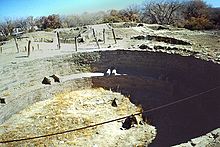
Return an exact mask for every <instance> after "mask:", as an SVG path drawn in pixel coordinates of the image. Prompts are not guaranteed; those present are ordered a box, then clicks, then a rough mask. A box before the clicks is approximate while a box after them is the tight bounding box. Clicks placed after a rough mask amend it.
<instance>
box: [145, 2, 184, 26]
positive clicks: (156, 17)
mask: <svg viewBox="0 0 220 147" xmlns="http://www.w3.org/2000/svg"><path fill="white" fill-rule="evenodd" d="M181 8H182V3H181V2H180V1H178V0H171V1H168V0H161V1H150V2H149V1H145V4H144V8H143V18H144V19H145V21H147V22H149V23H157V24H173V23H174V22H175V21H177V20H178V17H179V14H180V10H181Z"/></svg>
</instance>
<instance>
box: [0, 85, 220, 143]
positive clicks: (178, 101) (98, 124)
mask: <svg viewBox="0 0 220 147" xmlns="http://www.w3.org/2000/svg"><path fill="white" fill-rule="evenodd" d="M219 88H220V86H216V87H215V88H212V89H209V90H207V91H203V92H200V93H197V94H194V95H191V96H188V97H186V98H183V99H181V100H177V101H174V102H171V103H168V104H165V105H161V106H159V107H156V108H152V109H149V110H146V111H143V112H137V113H134V114H132V115H140V114H143V113H149V112H152V111H155V110H159V109H162V108H165V107H168V106H171V105H174V104H177V103H181V102H183V101H187V100H190V99H192V98H195V97H198V96H201V95H204V94H206V93H210V92H211V91H214V90H216V89H219ZM129 116H131V115H127V116H124V117H120V118H117V119H112V120H108V121H104V122H101V123H97V124H93V125H89V126H85V127H81V128H76V129H71V130H66V131H62V132H56V133H51V134H46V135H41V136H35V137H29V138H21V139H14V140H6V141H0V143H11V142H20V141H26V140H33V139H38V138H45V137H49V136H55V135H60V134H66V133H70V132H75V131H79V130H84V129H87V128H93V127H97V126H100V125H104V124H108V123H111V122H115V121H119V120H122V119H125V118H127V117H129Z"/></svg>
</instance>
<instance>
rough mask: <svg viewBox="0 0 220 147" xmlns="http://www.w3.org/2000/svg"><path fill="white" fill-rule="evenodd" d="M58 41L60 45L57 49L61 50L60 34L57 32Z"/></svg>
mask: <svg viewBox="0 0 220 147" xmlns="http://www.w3.org/2000/svg"><path fill="white" fill-rule="evenodd" d="M57 41H58V42H57V43H58V44H57V47H58V49H60V47H61V46H60V35H59V32H57Z"/></svg>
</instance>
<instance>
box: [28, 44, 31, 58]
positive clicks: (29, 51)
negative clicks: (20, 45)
mask: <svg viewBox="0 0 220 147" xmlns="http://www.w3.org/2000/svg"><path fill="white" fill-rule="evenodd" d="M30 54H31V41H30V40H29V41H28V57H29V56H30Z"/></svg>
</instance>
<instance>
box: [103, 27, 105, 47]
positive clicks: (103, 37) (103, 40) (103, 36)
mask: <svg viewBox="0 0 220 147" xmlns="http://www.w3.org/2000/svg"><path fill="white" fill-rule="evenodd" d="M103 42H104V44H105V29H103Z"/></svg>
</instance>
